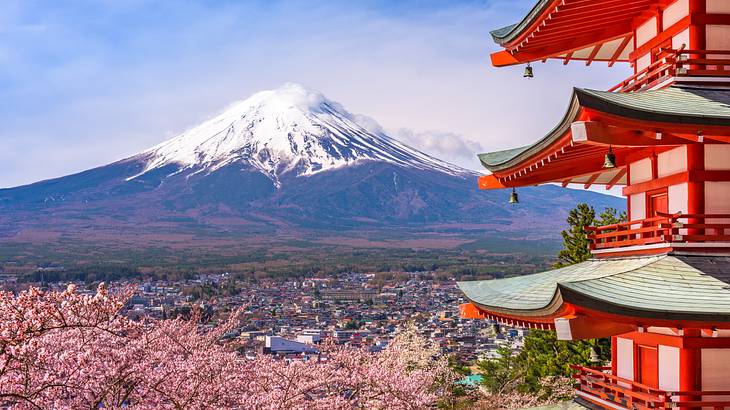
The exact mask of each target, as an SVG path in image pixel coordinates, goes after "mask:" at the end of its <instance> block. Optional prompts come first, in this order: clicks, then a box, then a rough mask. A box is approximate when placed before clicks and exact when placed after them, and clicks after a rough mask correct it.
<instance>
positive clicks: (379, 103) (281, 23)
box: [0, 0, 628, 187]
mask: <svg viewBox="0 0 730 410" xmlns="http://www.w3.org/2000/svg"><path fill="white" fill-rule="evenodd" d="M0 2H1V3H2V10H3V11H2V13H0V164H2V165H0V187H9V186H16V185H20V184H25V183H30V182H34V181H37V180H40V179H46V178H52V177H56V176H61V175H65V174H69V173H73V172H77V171H81V170H84V169H88V168H91V167H94V166H98V165H103V164H106V163H109V162H112V161H115V160H117V159H121V158H124V157H126V156H129V155H132V154H134V153H136V152H139V151H141V150H143V149H145V148H147V147H149V146H152V145H154V144H157V143H159V142H161V141H163V140H165V139H167V138H170V137H172V136H174V135H176V134H178V133H180V132H182V131H183V130H185V129H186V128H189V127H191V126H193V125H195V124H197V123H199V122H201V121H202V120H204V119H205V118H207V117H209V116H211V115H213V114H215V113H216V112H217V111H219V110H220V109H221V108H223V107H225V106H227V105H228V104H230V103H231V102H232V101H235V100H239V99H243V98H246V97H248V96H249V95H250V94H252V93H254V92H256V91H260V90H263V89H270V88H275V87H278V86H279V85H281V84H283V83H286V82H298V83H302V84H304V85H306V86H308V87H311V88H314V89H317V90H320V91H322V92H323V93H324V94H325V95H326V96H328V97H329V98H330V99H333V100H335V101H338V102H340V103H342V104H343V105H344V106H345V107H347V108H348V110H350V111H352V112H355V113H359V114H364V115H367V116H370V117H372V118H374V119H376V120H377V121H378V122H380V123H381V124H382V125H383V126H384V127H385V128H386V129H388V130H390V131H391V132H392V133H393V134H394V135H396V136H397V137H400V138H402V139H404V140H405V141H406V142H407V143H410V144H412V145H415V146H417V147H418V148H421V149H423V150H424V151H426V152H428V153H430V154H433V155H435V156H438V157H441V158H443V159H446V160H450V161H452V162H456V163H458V164H460V165H462V166H468V167H472V168H476V167H477V163H476V160H475V157H474V155H473V154H474V153H476V151H480V150H493V149H503V148H509V147H512V146H517V145H522V144H526V143H530V142H532V141H534V140H536V139H538V138H540V137H541V136H542V135H543V134H544V133H545V131H547V130H549V129H550V128H552V127H553V126H554V125H555V123H556V122H557V121H558V120H559V119H560V118H561V116H562V115H563V113H564V111H565V109H566V107H567V100H568V97H569V95H570V91H571V87H572V86H574V85H577V86H581V87H589V88H597V89H605V88H607V87H609V86H611V85H613V84H614V83H617V82H618V81H619V80H621V79H622V78H625V77H626V76H627V74H628V68H627V67H614V68H612V69H607V68H606V67H605V64H601V63H597V64H594V65H593V66H591V67H585V66H584V65H583V64H581V63H571V64H570V65H568V66H563V65H562V64H561V63H559V62H556V63H548V64H538V65H537V66H536V67H535V73H536V78H535V79H533V80H530V81H528V80H523V79H522V78H521V73H522V68H521V67H514V68H503V69H495V68H492V67H490V65H489V53H490V52H492V51H495V50H496V46H495V45H494V44H493V43H492V41H491V38H490V37H489V30H491V29H495V28H499V27H501V26H504V25H507V24H510V23H513V22H515V21H517V20H518V19H520V18H521V17H522V15H523V14H524V13H525V12H526V11H527V10H529V8H530V7H531V6H532V4H533V1H532V0H481V1H476V0H475V1H355V0H351V1H331V0H330V1H318V0H310V1H210V0H209V1H152V0H150V1H148V0H126V1H125V0H88V1H83V0H78V1H62V0H59V1H33V0H18V1H14V0H0Z"/></svg>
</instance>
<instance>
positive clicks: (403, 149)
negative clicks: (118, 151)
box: [129, 84, 471, 186]
mask: <svg viewBox="0 0 730 410" xmlns="http://www.w3.org/2000/svg"><path fill="white" fill-rule="evenodd" d="M137 157H138V158H139V159H141V160H143V161H145V163H146V166H145V168H144V170H143V171H142V173H140V174H138V175H135V176H133V177H130V178H129V179H134V178H136V177H138V176H139V175H142V174H145V173H147V172H149V171H151V170H153V169H157V168H160V167H163V166H166V165H170V164H176V165H178V166H180V167H182V169H190V170H193V171H194V172H196V173H197V172H213V171H215V170H216V169H218V168H220V167H223V166H226V165H229V164H233V163H243V164H247V165H250V166H252V167H254V168H256V169H258V170H259V171H261V172H262V173H264V174H265V175H267V176H268V177H269V178H271V179H272V180H273V181H274V182H275V183H276V185H277V186H278V185H279V176H281V175H282V174H284V173H288V172H295V173H296V175H312V174H315V173H318V172H323V171H327V170H331V169H336V168H340V167H344V166H348V165H354V164H357V163H359V162H362V161H384V162H388V163H392V164H397V165H400V166H404V167H412V168H418V169H428V170H436V171H440V172H444V173H448V174H451V175H458V176H466V175H469V174H471V172H470V171H467V170H464V169H461V168H459V167H457V166H455V165H451V164H448V163H446V162H443V161H440V160H438V159H436V158H433V157H431V156H429V155H427V154H424V153H422V152H420V151H418V150H416V149H414V148H412V147H409V146H407V145H405V144H402V143H400V142H398V141H396V140H395V139H393V138H391V137H389V136H387V135H386V134H385V133H384V132H382V131H380V127H379V126H378V125H377V123H375V122H374V121H372V120H370V119H365V118H364V117H358V116H355V115H353V114H351V113H349V112H348V111H347V110H345V109H344V108H343V107H342V106H341V105H340V104H338V103H336V102H334V101H331V100H328V99H327V98H326V97H325V96H324V95H322V93H320V92H318V91H314V90H311V89H308V88H306V87H303V86H301V85H298V84H285V85H284V86H282V87H280V88H278V89H275V90H269V91H261V92H258V93H256V94H254V95H253V96H251V97H249V98H248V99H245V100H242V101H238V102H236V103H234V104H232V105H231V106H229V107H228V108H227V109H226V110H225V111H224V112H223V113H222V114H220V115H218V116H216V117H214V118H211V119H210V120H207V121H205V122H203V123H202V124H200V125H198V126H197V127H194V128H192V129H190V130H188V131H185V132H183V133H182V134H180V135H178V136H177V137H174V138H172V139H170V140H168V141H166V142H163V143H162V144H159V145H157V146H155V147H153V148H151V149H149V150H147V151H144V152H142V153H141V154H139V155H137Z"/></svg>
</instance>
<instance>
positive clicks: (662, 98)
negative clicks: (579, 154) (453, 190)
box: [479, 86, 730, 172]
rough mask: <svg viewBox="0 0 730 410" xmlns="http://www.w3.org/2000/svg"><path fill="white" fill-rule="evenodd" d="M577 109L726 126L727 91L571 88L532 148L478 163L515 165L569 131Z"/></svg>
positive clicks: (729, 119) (729, 113) (483, 157)
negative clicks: (557, 117)
mask: <svg viewBox="0 0 730 410" xmlns="http://www.w3.org/2000/svg"><path fill="white" fill-rule="evenodd" d="M581 108H588V109H593V110H596V111H600V112H602V113H607V114H612V115H616V116H620V117H622V118H629V119H635V120H639V121H650V122H660V123H667V124H692V125H698V126H723V127H728V126H730V90H728V89H726V88H725V89H713V88H706V87H686V86H685V87H680V86H672V87H667V88H663V89H659V90H650V91H638V92H633V93H614V92H608V91H597V90H589V89H584V88H574V89H573V95H572V97H571V102H570V106H569V108H568V111H567V112H566V114H565V116H564V117H563V119H562V120H561V121H560V123H559V124H558V125H557V126H556V127H555V128H553V129H552V130H551V131H550V132H549V133H548V134H547V135H545V136H544V137H543V138H542V139H540V140H539V141H537V142H535V143H534V144H532V145H526V146H523V147H519V148H512V149H508V150H502V151H495V152H489V153H485V154H480V155H479V160H480V161H481V163H482V165H484V167H485V168H487V169H488V170H490V171H492V172H495V171H500V170H503V169H508V168H511V167H513V166H515V165H518V164H519V163H520V162H522V161H523V160H525V159H527V158H529V157H531V156H533V155H535V154H537V153H539V152H540V151H541V150H542V149H544V148H546V147H548V146H550V145H552V144H553V143H554V142H556V141H557V140H558V139H560V138H562V137H563V136H564V135H565V134H566V133H567V132H569V131H570V127H571V124H572V123H573V122H574V121H577V120H578V119H579V118H578V116H579V115H578V114H579V110H580V109H581Z"/></svg>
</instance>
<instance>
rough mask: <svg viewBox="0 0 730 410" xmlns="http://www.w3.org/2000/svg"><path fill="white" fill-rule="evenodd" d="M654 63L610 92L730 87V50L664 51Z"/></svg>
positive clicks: (657, 56) (661, 51)
mask: <svg viewBox="0 0 730 410" xmlns="http://www.w3.org/2000/svg"><path fill="white" fill-rule="evenodd" d="M654 60H655V61H654V63H652V64H650V65H649V66H648V67H646V68H645V69H643V70H641V71H639V72H637V73H636V74H634V75H632V76H631V77H629V78H627V79H625V80H624V81H622V82H620V83H618V84H616V85H615V86H613V87H612V88H610V89H609V91H616V92H633V91H644V90H651V89H656V88H663V87H666V86H669V85H671V84H673V83H700V84H702V83H714V84H717V83H721V84H723V83H729V84H730V50H685V49H679V50H672V49H661V50H660V51H659V52H658V53H657V54H656V55H655V58H654Z"/></svg>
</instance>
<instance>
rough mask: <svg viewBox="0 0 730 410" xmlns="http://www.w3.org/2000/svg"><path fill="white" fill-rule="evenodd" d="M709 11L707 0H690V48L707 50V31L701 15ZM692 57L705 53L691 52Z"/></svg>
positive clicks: (688, 46)
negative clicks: (700, 19) (701, 21)
mask: <svg viewBox="0 0 730 410" xmlns="http://www.w3.org/2000/svg"><path fill="white" fill-rule="evenodd" d="M706 11H707V7H706V0H689V16H690V17H689V18H690V25H689V44H687V48H688V49H690V50H705V49H706V41H705V40H706V38H705V37H706V32H705V25H704V24H701V23H700V22H699V17H700V15H703V14H705V13H706ZM690 57H691V58H705V56H704V55H698V54H690ZM691 68H693V69H697V68H699V67H697V66H696V65H693V66H691Z"/></svg>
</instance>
